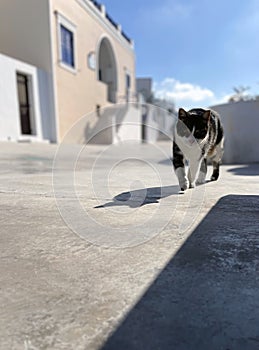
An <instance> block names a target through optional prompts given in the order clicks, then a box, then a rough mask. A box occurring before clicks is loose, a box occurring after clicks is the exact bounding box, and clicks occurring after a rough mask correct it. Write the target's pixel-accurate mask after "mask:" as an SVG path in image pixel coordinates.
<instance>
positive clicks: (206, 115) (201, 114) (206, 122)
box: [172, 108, 224, 191]
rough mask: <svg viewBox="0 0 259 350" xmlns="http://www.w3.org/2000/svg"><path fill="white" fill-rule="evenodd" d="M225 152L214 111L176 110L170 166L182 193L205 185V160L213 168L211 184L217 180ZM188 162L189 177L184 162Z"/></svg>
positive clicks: (220, 128)
mask: <svg viewBox="0 0 259 350" xmlns="http://www.w3.org/2000/svg"><path fill="white" fill-rule="evenodd" d="M223 152H224V131H223V126H222V123H221V121H220V116H219V114H218V113H217V112H215V111H213V110H205V109H202V108H193V109H191V110H189V111H188V112H187V111H185V110H184V109H183V108H180V109H179V112H178V120H177V122H176V126H175V129H174V141H173V159H172V162H173V166H174V170H175V174H176V176H177V178H178V181H179V186H180V189H181V191H185V190H186V189H187V188H188V187H189V188H193V187H195V185H196V184H197V185H199V184H203V183H205V179H206V174H207V159H210V160H211V162H212V166H213V173H212V176H211V181H216V180H217V179H218V177H219V168H220V163H221V159H222V156H223ZM186 160H188V162H189V169H188V174H187V176H186V172H185V161H186Z"/></svg>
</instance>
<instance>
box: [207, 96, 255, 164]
mask: <svg viewBox="0 0 259 350" xmlns="http://www.w3.org/2000/svg"><path fill="white" fill-rule="evenodd" d="M211 108H212V109H214V110H215V111H217V112H218V113H219V114H220V116H221V120H222V122H223V126H224V131H225V152H224V158H223V161H224V162H225V163H249V162H259V138H258V130H259V101H240V102H235V103H228V104H223V105H218V106H212V107H211Z"/></svg>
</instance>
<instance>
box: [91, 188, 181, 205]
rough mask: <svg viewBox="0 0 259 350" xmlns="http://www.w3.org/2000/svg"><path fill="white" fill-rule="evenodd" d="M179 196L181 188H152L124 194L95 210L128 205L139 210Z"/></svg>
mask: <svg viewBox="0 0 259 350" xmlns="http://www.w3.org/2000/svg"><path fill="white" fill-rule="evenodd" d="M175 194H177V195H179V186H163V187H150V188H143V189H140V190H134V191H128V192H122V193H120V194H118V195H117V196H115V197H114V198H113V201H112V202H108V203H105V204H103V205H98V206H96V207H95V208H96V209H97V208H107V207H115V206H120V205H126V206H129V207H130V208H138V207H141V206H143V205H146V204H153V203H159V199H161V198H165V197H169V196H172V195H175Z"/></svg>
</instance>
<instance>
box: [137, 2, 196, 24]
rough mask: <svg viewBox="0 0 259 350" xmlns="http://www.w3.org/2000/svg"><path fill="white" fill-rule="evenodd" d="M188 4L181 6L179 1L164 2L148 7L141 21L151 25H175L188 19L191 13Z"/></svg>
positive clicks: (190, 7)
mask: <svg viewBox="0 0 259 350" xmlns="http://www.w3.org/2000/svg"><path fill="white" fill-rule="evenodd" d="M192 9H193V8H192V6H191V5H190V4H183V3H182V2H181V1H179V0H164V1H161V2H159V4H158V5H157V6H149V7H147V8H145V12H143V18H142V20H147V21H148V22H149V23H152V25H154V24H155V25H157V24H159V25H170V26H173V25H176V24H177V23H178V21H182V20H185V19H188V18H189V17H190V16H191V13H192Z"/></svg>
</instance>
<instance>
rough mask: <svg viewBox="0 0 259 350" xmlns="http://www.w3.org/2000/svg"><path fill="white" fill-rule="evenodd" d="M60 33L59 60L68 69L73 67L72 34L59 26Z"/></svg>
mask: <svg viewBox="0 0 259 350" xmlns="http://www.w3.org/2000/svg"><path fill="white" fill-rule="evenodd" d="M60 33H61V58H62V62H63V63H65V64H67V65H68V66H70V67H73V68H74V67H75V58H74V36H73V32H71V31H70V30H68V29H67V28H66V27H64V26H63V25H62V24H61V25H60Z"/></svg>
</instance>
